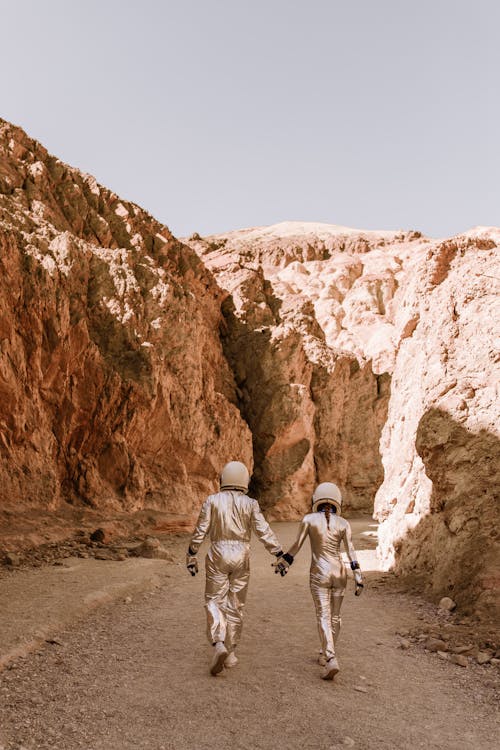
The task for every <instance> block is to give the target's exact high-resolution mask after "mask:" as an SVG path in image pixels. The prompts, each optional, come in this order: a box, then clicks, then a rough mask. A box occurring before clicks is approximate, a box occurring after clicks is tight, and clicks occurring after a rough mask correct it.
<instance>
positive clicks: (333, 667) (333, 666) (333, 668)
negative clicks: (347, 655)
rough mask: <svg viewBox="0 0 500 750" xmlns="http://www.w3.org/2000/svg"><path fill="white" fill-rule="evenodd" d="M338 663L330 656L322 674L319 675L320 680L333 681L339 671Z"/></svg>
mask: <svg viewBox="0 0 500 750" xmlns="http://www.w3.org/2000/svg"><path fill="white" fill-rule="evenodd" d="M339 669H340V667H339V663H338V661H337V659H336V658H335V656H332V657H331V658H330V659H328V661H327V662H326V664H325V667H324V669H323V674H322V675H321V679H322V680H333V678H334V677H335V675H336V674H337V672H338V671H339Z"/></svg>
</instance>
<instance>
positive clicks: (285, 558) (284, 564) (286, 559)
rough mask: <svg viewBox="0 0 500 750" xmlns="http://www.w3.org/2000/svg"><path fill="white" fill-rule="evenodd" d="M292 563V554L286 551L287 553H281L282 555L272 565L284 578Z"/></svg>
mask: <svg viewBox="0 0 500 750" xmlns="http://www.w3.org/2000/svg"><path fill="white" fill-rule="evenodd" d="M292 563H293V557H292V555H289V554H288V553H286V552H285V554H283V553H281V554H280V555H278V557H277V560H276V562H273V563H271V567H273V568H274V572H275V573H279V574H280V576H281V577H282V578H283V576H286V574H287V573H288V569H289V567H290V565H291V564H292Z"/></svg>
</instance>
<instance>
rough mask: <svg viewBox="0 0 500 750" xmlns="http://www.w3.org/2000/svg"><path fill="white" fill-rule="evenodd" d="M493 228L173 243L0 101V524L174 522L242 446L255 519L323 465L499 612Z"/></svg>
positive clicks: (299, 227)
mask: <svg viewBox="0 0 500 750" xmlns="http://www.w3.org/2000/svg"><path fill="white" fill-rule="evenodd" d="M499 244H500V230H495V229H476V230H473V231H471V232H469V233H467V234H464V235H461V236H458V237H454V238H452V239H449V240H444V241H434V240H430V239H428V238H425V237H422V236H421V235H420V233H418V232H367V231H366V232H365V231H358V230H352V229H348V228H346V227H339V226H333V225H326V224H301V223H299V222H288V223H283V224H278V225H275V226H273V227H260V228H253V229H248V230H242V231H239V232H230V233H228V234H225V235H217V236H212V237H204V238H202V237H199V236H198V235H193V236H192V237H190V238H189V239H188V240H184V241H179V240H177V239H176V238H174V237H173V236H172V235H171V233H170V232H169V230H168V229H167V228H166V227H164V226H162V225H161V224H159V223H158V222H156V221H155V220H154V219H153V218H152V217H151V216H149V215H148V214H147V213H146V212H145V211H143V210H142V209H140V208H139V207H138V206H136V205H134V204H132V203H129V202H127V201H124V200H121V199H120V198H119V197H118V196H116V195H115V194H113V193H112V192H110V191H109V190H106V189H105V188H103V187H102V186H100V185H98V184H97V182H96V181H95V179H94V178H92V177H91V176H89V175H86V174H83V173H81V172H79V171H78V170H76V169H72V168H70V167H68V166H67V165H65V164H63V163H62V162H60V161H59V160H58V159H57V158H55V157H53V156H51V155H49V154H48V153H47V151H46V150H45V149H44V148H43V147H42V146H41V145H40V144H38V143H37V142H35V141H33V140H31V139H30V138H28V136H26V134H25V133H24V132H23V131H22V130H20V129H19V128H16V127H14V126H12V125H10V124H8V123H6V122H4V121H1V120H0V494H1V506H0V527H1V526H2V522H3V526H4V529H5V527H6V526H9V525H12V521H13V519H16V518H18V517H19V516H20V515H22V514H23V513H28V512H29V511H30V510H33V511H39V512H40V513H48V514H50V513H52V517H53V518H56V517H57V518H62V517H63V516H64V513H65V512H67V509H68V508H76V509H81V508H90V509H93V511H95V512H96V513H100V514H101V516H110V514H112V513H122V514H123V515H127V514H132V512H136V511H147V512H150V511H151V512H154V511H163V512H165V513H167V515H168V518H171V519H179V518H181V517H182V518H183V519H184V520H187V521H189V519H191V518H192V517H193V514H194V513H195V512H196V511H197V509H198V507H199V504H200V502H201V500H202V498H203V497H204V496H205V495H206V494H207V493H208V492H210V491H212V490H213V489H214V488H215V487H216V486H217V475H218V472H219V470H220V468H221V466H222V464H223V463H224V462H225V461H226V460H228V459H231V458H241V459H242V460H244V461H245V462H246V463H247V464H248V465H249V466H251V465H252V464H253V465H254V476H253V485H252V490H253V491H254V492H255V494H256V496H257V497H258V499H259V500H260V502H261V504H262V505H263V507H264V508H265V509H266V510H267V512H268V515H269V517H270V518H278V519H280V518H283V519H284V518H287V519H288V518H297V517H299V516H300V515H301V514H303V513H304V512H305V511H306V510H307V509H308V507H309V502H310V496H311V491H312V489H313V486H314V484H315V483H316V482H317V481H323V480H328V479H329V480H333V481H336V482H338V483H339V484H340V486H341V487H342V490H343V493H344V498H345V505H346V508H347V509H350V510H351V511H352V510H364V511H367V510H369V511H372V510H373V509H374V512H375V517H376V518H377V519H378V520H379V521H380V522H381V525H380V535H379V554H380V556H381V557H382V559H383V561H384V564H385V566H386V567H387V568H389V567H391V566H392V567H394V568H395V569H396V571H398V572H400V573H401V574H403V575H405V576H411V577H413V578H414V579H416V580H418V581H419V582H421V583H422V584H424V585H426V586H427V587H429V588H430V590H431V591H432V593H433V595H435V596H436V597H438V596H442V595H444V594H447V595H451V596H452V597H453V598H454V599H455V600H456V601H458V602H459V604H460V605H461V607H462V608H463V609H464V610H467V609H469V610H470V611H473V610H474V611H476V612H479V613H480V614H482V616H485V617H488V616H493V615H494V613H495V611H496V610H495V607H497V606H498V598H497V591H498V585H499V581H500V570H499V562H498V550H497V548H496V547H495V544H496V541H497V539H498V536H497V535H498V527H499V523H500V515H499V514H500V511H499V502H498V494H497V489H496V488H497V487H498V471H499V451H498V440H499V435H498V424H499V416H500V414H499V405H498V404H499V401H498V394H497V392H496V390H495V389H496V388H497V387H498V382H499V367H500V365H499V361H500V360H499V357H500V355H499V354H498V350H499V342H498V338H499V330H498V320H499V317H500V316H499V312H500V311H499V309H498V286H499V284H500V272H499V271H498V262H497V257H498V246H499ZM495 293H496V294H495ZM44 522H45V523H47V521H46V520H45V521H44ZM49 525H50V523H49ZM42 538H43V534H42ZM33 541H34V539H33Z"/></svg>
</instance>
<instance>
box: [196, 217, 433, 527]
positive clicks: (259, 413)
mask: <svg viewBox="0 0 500 750" xmlns="http://www.w3.org/2000/svg"><path fill="white" fill-rule="evenodd" d="M189 244H190V245H191V246H192V247H193V248H194V249H195V250H196V251H197V253H198V254H199V255H200V258H201V259H202V260H203V262H204V263H205V264H206V265H207V266H208V267H209V268H210V269H211V270H212V271H213V272H214V274H215V276H216V278H217V281H218V283H219V285H220V286H221V287H222V288H224V289H226V290H227V291H228V292H229V293H230V295H231V296H230V298H228V300H227V301H226V303H225V306H224V312H225V318H226V325H227V328H226V331H225V336H224V343H225V351H226V355H227V357H228V359H229V361H230V363H231V366H232V369H233V371H234V373H235V377H236V382H237V384H238V388H239V392H238V393H239V398H240V408H241V411H242V414H243V416H244V417H245V419H246V421H247V422H248V424H249V426H250V428H251V430H252V433H253V438H254V459H255V466H256V473H255V477H254V484H255V490H256V493H257V494H258V496H259V497H260V498H261V499H262V501H263V504H264V505H265V506H266V507H268V508H269V509H270V512H271V515H272V516H273V517H277V518H290V517H297V516H300V515H302V514H303V513H304V512H306V511H307V509H308V507H309V503H310V498H311V493H312V489H313V488H314V485H315V483H316V482H318V481H326V480H331V481H335V482H337V483H338V484H339V485H340V486H341V487H342V489H343V492H344V500H345V504H346V507H347V508H351V509H352V508H354V509H363V510H371V509H372V508H373V498H374V495H375V492H376V491H377V489H378V487H379V486H380V483H381V481H382V478H383V474H382V465H381V459H380V452H379V439H380V433H381V429H382V426H383V424H384V422H385V418H386V410H387V403H388V398H389V393H390V372H391V371H392V369H393V365H394V359H395V355H396V346H397V340H396V328H395V325H394V322H393V306H394V298H395V295H396V293H397V290H398V286H399V284H400V283H401V280H402V279H405V278H406V271H405V266H408V267H411V266H412V264H413V263H414V262H415V258H416V257H417V256H419V255H422V254H423V253H424V252H425V248H426V246H427V245H428V240H425V239H422V238H421V237H420V235H419V234H418V233H406V234H403V233H396V232H384V233H382V232H380V233H377V232H358V231H355V230H350V229H347V228H345V227H336V226H331V225H325V224H318V225H315V224H313V225H310V224H300V223H294V222H289V223H286V224H278V225H276V226H274V227H263V228H258V229H253V230H244V231H242V232H231V233H229V234H228V235H224V236H217V237H207V238H204V239H201V238H197V237H194V238H191V239H190V240H189Z"/></svg>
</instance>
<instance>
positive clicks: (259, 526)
mask: <svg viewBox="0 0 500 750" xmlns="http://www.w3.org/2000/svg"><path fill="white" fill-rule="evenodd" d="M252 529H253V531H254V533H255V535H256V536H257V538H258V539H259V540H260V541H261V542H262V544H263V545H264V547H265V548H266V549H267V551H268V552H270V553H271V554H272V555H277V554H278V553H279V552H281V544H280V543H279V542H278V539H277V537H276V534H275V533H274V531H273V530H272V529H271V527H270V526H269V524H268V522H267V521H266V519H265V518H264V516H263V515H262V511H261V509H260V507H259V503H258V502H257V501H256V500H255V502H254V504H253V506H252Z"/></svg>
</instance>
